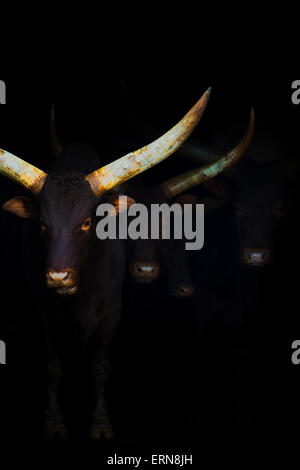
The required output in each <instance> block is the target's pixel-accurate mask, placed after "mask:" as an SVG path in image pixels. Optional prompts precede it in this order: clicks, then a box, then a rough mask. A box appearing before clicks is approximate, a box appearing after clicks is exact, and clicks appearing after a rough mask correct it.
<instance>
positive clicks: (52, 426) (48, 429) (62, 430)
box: [44, 421, 68, 441]
mask: <svg viewBox="0 0 300 470" xmlns="http://www.w3.org/2000/svg"><path fill="white" fill-rule="evenodd" d="M44 437H45V439H46V440H47V441H53V440H55V439H59V440H61V441H65V440H66V439H67V437H68V434H67V430H66V427H65V425H64V423H63V422H61V421H59V422H57V423H54V422H51V423H46V424H45V428H44Z"/></svg>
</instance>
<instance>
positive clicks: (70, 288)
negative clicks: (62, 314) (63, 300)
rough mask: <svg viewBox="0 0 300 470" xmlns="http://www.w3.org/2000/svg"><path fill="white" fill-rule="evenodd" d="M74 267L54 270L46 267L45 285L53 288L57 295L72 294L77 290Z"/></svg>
mask: <svg viewBox="0 0 300 470" xmlns="http://www.w3.org/2000/svg"><path fill="white" fill-rule="evenodd" d="M76 277H77V276H76V273H75V271H74V269H71V268H67V269H61V270H60V271H55V270H53V269H48V271H47V272H46V283H47V287H49V288H52V289H55V291H56V293H57V294H59V295H72V294H75V292H77V290H78V285H77V282H76Z"/></svg>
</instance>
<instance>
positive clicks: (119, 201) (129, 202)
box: [109, 194, 136, 215]
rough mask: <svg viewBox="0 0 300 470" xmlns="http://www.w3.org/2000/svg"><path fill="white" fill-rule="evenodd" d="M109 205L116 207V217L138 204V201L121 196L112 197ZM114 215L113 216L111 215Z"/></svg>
mask: <svg viewBox="0 0 300 470" xmlns="http://www.w3.org/2000/svg"><path fill="white" fill-rule="evenodd" d="M109 203H110V204H112V205H113V206H114V209H115V211H116V212H115V213H116V215H118V214H122V212H124V211H127V209H129V207H130V206H133V205H134V204H136V201H135V200H134V199H132V197H129V196H124V195H122V194H119V195H118V196H112V197H111V198H110V200H109ZM111 215H113V214H111Z"/></svg>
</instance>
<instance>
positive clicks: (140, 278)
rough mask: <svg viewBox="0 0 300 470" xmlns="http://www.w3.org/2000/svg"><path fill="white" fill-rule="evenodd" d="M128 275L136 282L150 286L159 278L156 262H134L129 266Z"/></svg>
mask: <svg viewBox="0 0 300 470" xmlns="http://www.w3.org/2000/svg"><path fill="white" fill-rule="evenodd" d="M130 273H131V275H132V277H133V278H134V279H135V281H136V282H140V283H143V284H150V282H152V281H155V280H156V279H158V278H159V275H160V267H159V264H158V263H156V262H142V261H136V262H135V263H132V264H131V266H130Z"/></svg>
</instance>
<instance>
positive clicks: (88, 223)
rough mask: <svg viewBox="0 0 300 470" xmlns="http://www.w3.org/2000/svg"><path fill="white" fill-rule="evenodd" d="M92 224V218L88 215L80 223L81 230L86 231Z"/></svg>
mask: <svg viewBox="0 0 300 470" xmlns="http://www.w3.org/2000/svg"><path fill="white" fill-rule="evenodd" d="M91 226H92V219H91V217H88V218H87V219H85V221H84V222H83V223H82V224H81V230H82V231H83V232H87V231H88V230H90V228H91Z"/></svg>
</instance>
